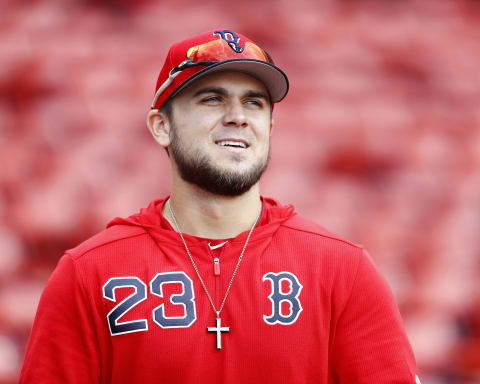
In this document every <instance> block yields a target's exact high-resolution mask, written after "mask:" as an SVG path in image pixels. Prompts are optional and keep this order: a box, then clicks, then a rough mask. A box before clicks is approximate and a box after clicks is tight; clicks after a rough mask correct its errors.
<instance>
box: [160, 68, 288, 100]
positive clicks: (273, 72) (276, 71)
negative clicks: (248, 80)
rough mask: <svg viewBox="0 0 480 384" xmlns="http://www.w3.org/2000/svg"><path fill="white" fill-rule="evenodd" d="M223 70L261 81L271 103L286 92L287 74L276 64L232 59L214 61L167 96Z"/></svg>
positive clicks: (280, 98)
mask: <svg viewBox="0 0 480 384" xmlns="http://www.w3.org/2000/svg"><path fill="white" fill-rule="evenodd" d="M224 71H235V72H243V73H246V74H248V75H250V76H252V77H254V78H256V79H257V80H259V81H261V82H262V83H263V84H264V85H265V88H266V89H267V91H268V93H269V94H270V97H271V98H272V102H273V103H278V102H279V101H281V100H282V99H283V98H284V97H285V96H286V95H287V93H288V87H289V84H288V78H287V75H286V74H285V73H284V72H283V71H282V70H281V69H280V68H278V67H277V66H275V65H273V64H270V63H266V62H264V61H260V60H252V59H234V60H227V61H222V62H219V63H215V64H212V65H209V66H208V67H205V68H203V69H201V70H200V71H198V72H196V73H195V74H194V75H192V76H190V77H189V78H188V79H186V80H185V81H184V82H183V83H181V84H180V85H179V86H178V87H177V88H176V89H175V90H174V91H173V92H172V93H171V94H170V96H169V97H168V98H169V99H171V98H172V97H174V96H175V95H176V94H178V93H179V92H180V91H181V90H182V89H184V88H185V87H186V86H187V85H189V84H190V83H192V82H193V81H195V80H197V79H198V78H200V77H203V76H205V75H209V74H212V73H215V72H224Z"/></svg>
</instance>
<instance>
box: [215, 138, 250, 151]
mask: <svg viewBox="0 0 480 384" xmlns="http://www.w3.org/2000/svg"><path fill="white" fill-rule="evenodd" d="M215 144H217V145H219V146H221V147H232V148H244V149H246V148H248V147H249V145H248V143H246V142H245V141H243V140H219V141H216V142H215Z"/></svg>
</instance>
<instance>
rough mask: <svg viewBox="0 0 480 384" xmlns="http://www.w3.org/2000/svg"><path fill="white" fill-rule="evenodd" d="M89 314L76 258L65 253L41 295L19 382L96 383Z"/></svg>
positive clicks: (96, 365) (97, 363)
mask: <svg viewBox="0 0 480 384" xmlns="http://www.w3.org/2000/svg"><path fill="white" fill-rule="evenodd" d="M91 316H92V315H91V310H90V309H89V303H88V300H87V299H86V295H85V294H84V291H83V289H82V284H81V282H80V279H79V275H78V273H77V271H76V266H75V261H74V260H73V258H72V256H70V255H69V254H66V255H65V256H63V257H62V258H61V259H60V261H59V263H58V265H57V268H56V269H55V271H54V273H53V274H52V276H51V277H50V279H49V281H48V283H47V285H46V288H45V290H44V292H43V294H42V297H41V299H40V303H39V306H38V310H37V314H36V317H35V321H34V325H33V329H32V333H31V335H30V340H29V343H28V347H27V351H26V355H25V361H24V364H23V368H22V373H21V377H20V382H19V383H20V384H33V383H35V384H42V383H49V384H57V383H58V384H60V383H62V384H64V383H69V384H76V383H78V384H80V383H82V384H93V383H99V382H100V379H99V378H100V359H99V356H98V347H97V345H96V342H95V340H96V337H95V332H94V329H93V326H92V321H91V319H90V318H91Z"/></svg>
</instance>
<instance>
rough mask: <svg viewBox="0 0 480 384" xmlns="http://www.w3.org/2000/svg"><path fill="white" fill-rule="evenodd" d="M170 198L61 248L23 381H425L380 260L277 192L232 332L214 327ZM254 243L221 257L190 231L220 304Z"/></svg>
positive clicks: (234, 309) (235, 291) (231, 317)
mask: <svg viewBox="0 0 480 384" xmlns="http://www.w3.org/2000/svg"><path fill="white" fill-rule="evenodd" d="M164 202H165V200H164V199H162V200H156V201H153V202H152V203H151V204H150V205H149V206H148V208H146V209H142V210H141V211H140V213H139V214H136V215H133V216H130V217H129V218H128V219H119V218H117V219H115V220H113V221H112V222H111V223H109V225H108V227H107V229H106V230H105V231H103V232H101V233H99V234H97V235H96V236H94V237H92V238H91V239H89V240H87V241H85V242H84V243H82V244H80V245H79V246H78V247H76V248H74V249H72V250H69V251H67V252H66V253H65V255H64V256H63V257H62V259H61V260H60V262H59V264H58V266H57V268H56V270H55V271H54V273H53V275H52V277H51V278H50V280H49V282H48V284H47V286H46V288H45V291H44V293H43V295H42V298H41V300H40V304H39V307H38V311H37V315H36V319H35V324H34V327H33V330H32V334H31V336H30V341H29V345H28V349H27V353H26V357H25V362H24V366H23V370H22V375H21V378H20V383H24V384H25V383H32V384H33V383H35V384H42V383H45V384H46V383H49V384H51V383H62V384H64V383H69V384H70V383H72V384H73V383H79V384H80V383H82V384H90V383H92V384H93V383H96V384H97V383H142V384H147V383H155V384H159V383H169V384H174V383H248V382H256V383H325V384H326V383H357V384H358V383H369V384H371V383H376V384H378V383H412V384H413V383H415V373H416V365H415V360H414V356H413V353H412V350H411V348H410V345H409V343H408V340H407V337H406V335H405V331H404V328H403V325H402V321H401V318H400V315H399V312H398V309H397V306H396V304H395V301H394V299H393V297H392V294H391V292H390V290H389V288H388V286H387V284H386V283H385V281H384V279H383V278H382V277H381V276H380V274H379V273H378V271H377V269H376V268H375V266H374V265H373V263H372V261H371V259H370V257H369V256H368V255H367V254H366V253H365V252H364V250H363V249H362V248H361V247H359V246H357V245H354V244H352V243H350V242H348V241H345V240H342V239H340V238H339V237H337V236H335V235H333V234H331V233H329V232H327V231H325V230H324V229H323V228H321V227H320V226H318V225H316V224H314V223H312V222H310V221H307V220H305V219H303V218H300V217H299V216H298V215H297V214H295V213H294V210H293V207H292V206H281V205H279V204H278V203H277V202H276V201H274V200H272V199H268V198H263V202H264V208H263V212H262V217H261V219H260V222H259V223H258V225H257V227H256V228H255V230H254V231H253V233H252V236H251V238H250V241H249V243H248V245H247V248H246V251H245V254H244V257H243V260H242V262H241V264H240V267H239V269H238V272H237V274H236V276H235V279H234V281H233V284H232V288H231V291H230V293H229V295H228V298H227V300H226V304H225V306H224V309H223V311H222V312H221V315H220V317H221V326H222V327H229V332H226V331H225V328H224V329H223V332H207V327H215V325H216V315H215V313H214V310H213V309H212V306H211V304H210V302H209V301H208V298H207V295H206V293H205V291H204V289H203V287H202V285H201V283H200V281H199V279H198V277H197V274H196V272H195V270H194V268H193V266H192V263H191V261H190V259H189V257H188V255H187V253H186V250H185V247H184V245H183V243H182V241H181V239H180V237H179V235H178V233H176V232H175V231H173V230H172V228H171V226H170V225H169V224H168V222H167V221H166V220H165V219H164V218H163V216H162V213H161V212H162V206H163V204H164ZM247 235H248V232H244V233H241V234H239V235H238V236H237V237H235V238H234V239H229V240H228V241H227V242H226V243H225V244H224V245H222V246H220V247H218V248H217V249H215V250H212V249H211V248H210V246H209V243H211V240H209V239H201V238H196V237H193V236H189V235H184V236H185V240H186V242H187V244H188V247H189V249H190V252H191V254H192V257H193V259H194V261H195V263H196V265H197V267H198V270H199V273H200V275H201V277H202V278H203V281H204V282H205V285H206V287H207V289H208V291H209V292H210V294H211V296H212V300H213V301H214V302H215V305H216V307H217V309H218V308H219V307H220V304H221V302H222V300H223V298H224V295H225V291H226V289H227V287H228V284H229V283H230V280H231V277H232V273H233V271H234V269H235V266H236V264H237V261H238V257H239V255H240V253H241V251H242V248H243V246H244V243H245V240H246V238H247ZM217 243H218V242H216V243H215V244H217ZM215 258H216V259H217V260H215ZM217 333H221V336H217ZM217 337H218V338H219V339H221V349H217ZM417 382H418V381H417Z"/></svg>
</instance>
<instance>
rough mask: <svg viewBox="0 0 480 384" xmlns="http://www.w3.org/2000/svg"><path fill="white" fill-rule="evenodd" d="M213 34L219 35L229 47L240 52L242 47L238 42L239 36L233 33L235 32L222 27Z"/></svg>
mask: <svg viewBox="0 0 480 384" xmlns="http://www.w3.org/2000/svg"><path fill="white" fill-rule="evenodd" d="M213 34H214V35H219V36H220V37H221V38H222V39H223V40H225V41H226V42H227V43H228V45H229V46H230V48H232V49H233V50H234V51H235V52H237V53H242V52H243V48H244V47H241V46H240V44H238V42H239V40H240V38H239V37H238V36H237V35H236V34H235V32H232V31H229V30H228V29H224V30H223V31H215V32H214V33H213Z"/></svg>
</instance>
